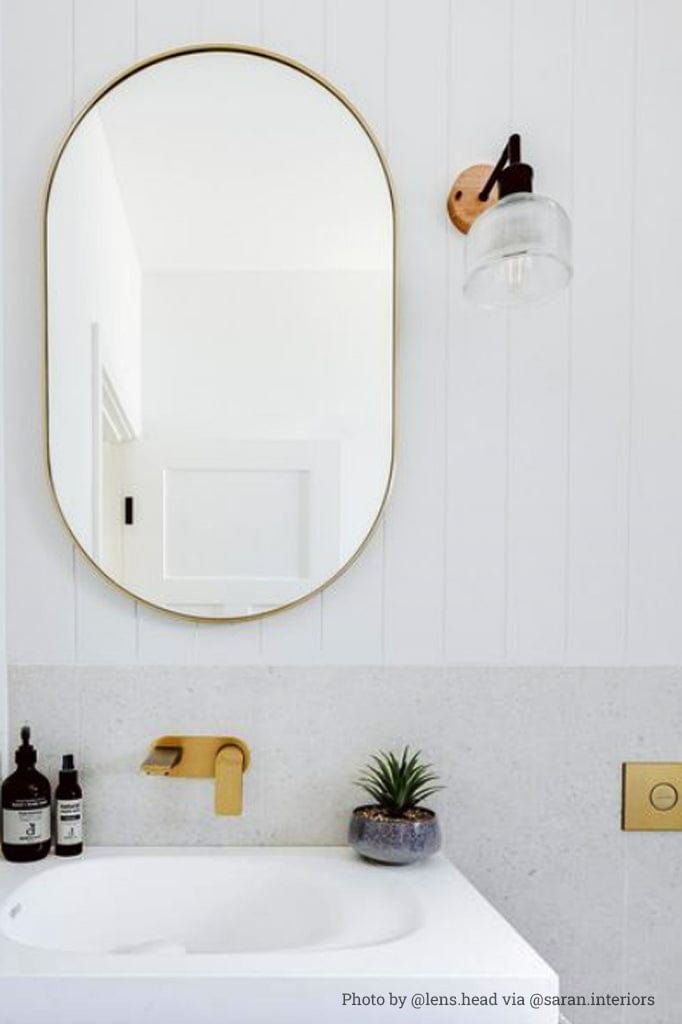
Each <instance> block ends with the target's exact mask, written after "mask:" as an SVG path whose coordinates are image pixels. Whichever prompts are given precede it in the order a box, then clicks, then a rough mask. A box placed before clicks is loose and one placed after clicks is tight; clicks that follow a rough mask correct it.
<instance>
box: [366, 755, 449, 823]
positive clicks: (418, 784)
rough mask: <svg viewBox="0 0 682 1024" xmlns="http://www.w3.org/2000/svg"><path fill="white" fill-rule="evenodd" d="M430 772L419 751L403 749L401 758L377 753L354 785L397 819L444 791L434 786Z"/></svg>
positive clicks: (430, 768)
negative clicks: (413, 751)
mask: <svg viewBox="0 0 682 1024" xmlns="http://www.w3.org/2000/svg"><path fill="white" fill-rule="evenodd" d="M432 769H433V766H432V765H430V764H424V763H423V761H422V760H421V751H420V750H417V751H416V753H414V754H410V748H409V747H405V749H404V750H403V753H402V756H397V755H396V754H394V753H392V752H391V751H389V752H388V753H386V752H385V751H383V750H380V751H379V753H378V754H373V755H372V758H371V761H370V763H369V764H367V765H366V766H365V768H364V769H363V770H362V772H361V774H360V776H359V777H358V779H357V781H356V785H357V786H360V788H361V789H364V790H365V792H366V793H368V794H369V795H370V796H371V797H372V799H373V800H374V801H375V802H376V803H377V805H378V806H379V807H380V808H382V810H384V811H386V812H387V813H388V814H389V815H390V816H391V817H392V818H400V817H402V816H403V815H404V814H405V812H406V811H411V810H414V808H415V807H418V806H419V805H420V804H421V803H422V801H424V800H426V799H428V797H430V796H432V795H433V794H434V793H437V792H438V790H439V789H443V788H444V787H443V786H438V785H434V783H436V782H437V781H438V776H437V775H436V773H435V772H434V771H433V770H432Z"/></svg>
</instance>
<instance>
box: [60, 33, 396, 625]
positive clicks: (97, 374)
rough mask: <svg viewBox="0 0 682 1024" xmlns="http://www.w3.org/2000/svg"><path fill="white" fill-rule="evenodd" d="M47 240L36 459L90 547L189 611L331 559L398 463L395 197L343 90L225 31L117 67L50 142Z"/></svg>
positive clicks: (141, 590)
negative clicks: (43, 384) (40, 450)
mask: <svg viewBox="0 0 682 1024" xmlns="http://www.w3.org/2000/svg"><path fill="white" fill-rule="evenodd" d="M45 248H46V252H45V256H46V260H45V265H46V303H47V309H46V358H47V421H48V422H47V446H48V461H49V470H50V478H51V482H52V485H53V489H54V492H55V495H56V498H57V502H58V505H59V508H60V510H61V513H62V515H63V518H64V520H65V522H66V524H67V526H68V527H69V529H70V531H71V533H72V534H73V537H74V538H75V540H76V542H77V544H78V545H79V547H80V548H81V549H82V551H83V552H84V553H85V554H86V555H87V557H88V558H89V559H90V560H91V561H92V562H93V563H94V564H95V565H96V566H97V567H98V568H99V569H100V570H101V571H102V572H103V573H104V574H105V575H106V576H107V577H108V578H109V579H110V580H111V581H113V582H114V583H115V584H117V585H118V586H119V587H121V588H122V589H123V590H125V591H126V592H128V593H129V594H131V595H132V596H134V597H135V598H138V599H140V600H142V601H145V602H147V603H149V604H152V605H155V606H157V607H160V608H164V609H167V610H169V611H173V612H176V613H179V614H182V615H187V616H190V617H192V618H198V619H219V620H224V619H243V618H250V617H255V616H258V615H264V614H267V613H269V612H272V611H275V610H278V609H280V608H283V607H286V606H288V605H292V604H295V603H297V602H298V601H300V600H303V599H304V598H305V597H308V596H310V595H311V594H313V593H315V592H316V591H317V590H319V589H320V588H321V587H323V586H325V585H326V584H327V583H329V582H331V581H332V580H333V579H334V578H335V577H336V576H338V575H339V573H340V572H342V571H343V569H344V568H345V567H346V566H347V565H348V564H349V563H350V562H351V561H352V560H353V558H354V557H355V556H356V555H357V553H358V552H359V550H360V549H361V548H362V546H363V544H364V543H365V541H366V540H367V538H368V536H369V535H370V533H371V531H372V529H373V527H374V525H375V524H376V522H377V519H378V517H379V515H380V513H381V510H382V508H383V504H384V502H385V500H386V495H387V492H388V487H389V483H390V479H391V473H392V466H393V390H394V389H393V377H394V311H393V306H394V211H393V201H392V194H391V186H390V182H389V178H388V172H387V169H386V166H385V163H384V161H383V159H382V157H381V155H380V153H379V151H378V149H377V146H376V143H375V142H374V140H373V138H372V136H371V134H370V132H369V130H368V128H367V126H366V125H365V124H364V122H363V121H362V119H361V117H360V115H359V114H358V113H357V112H356V111H355V110H354V109H353V108H352V107H351V105H350V104H349V103H348V101H347V100H345V99H344V98H343V97H342V96H341V95H340V94H339V93H338V92H337V91H336V90H335V89H334V88H333V87H332V86H330V85H329V84H328V83H326V82H324V81H322V80H321V79H320V78H318V77H317V76H316V75H315V74H313V73H312V72H310V71H308V70H306V69H305V68H302V67H300V66H298V65H295V64H293V63H292V62H289V61H288V60H285V59H283V58H281V57H277V56H274V55H272V54H268V53H265V52H261V51H257V50H250V49H246V48H240V47H199V48H188V49H186V50H182V51H178V52H176V53H172V54H164V55H162V56H160V57H158V58H155V59H153V60H151V61H148V62H146V63H145V64H144V65H142V66H139V67H137V68H133V69H131V70H130V71H128V72H126V73H125V74H124V75H122V76H121V77H120V78H118V79H117V80H116V81H115V82H114V83H112V84H111V85H110V86H108V87H107V88H106V89H105V90H103V92H102V93H100V95H99V96H98V97H97V98H96V99H95V100H93V102H92V103H91V104H90V105H89V106H88V108H87V109H86V110H85V112H84V113H83V114H82V115H81V116H80V117H79V118H78V120H77V121H76V123H75V124H74V126H73V127H72V128H71V130H70V132H69V134H68V136H67V139H66V141H65V142H64V143H63V145H62V147H61V149H60V151H59V153H58V155H57V158H56V161H55V164H54V167H53V170H52V173H51V176H50V180H49V187H48V196H47V201H46V209H45Z"/></svg>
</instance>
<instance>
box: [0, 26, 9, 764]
mask: <svg viewBox="0 0 682 1024" xmlns="http://www.w3.org/2000/svg"><path fill="white" fill-rule="evenodd" d="M1 38H2V23H1V22H0V39H1ZM1 69H2V47H1V46H0V110H1V109H2V71H1ZM0 195H2V132H0ZM2 228H3V211H2V207H1V206H0V237H1V236H2ZM3 264H4V261H3V253H2V252H1V251H0V281H2V279H3V270H4V265H3ZM2 310H3V295H2V292H1V291H0V324H1V323H2ZM3 342H4V332H3V331H2V329H1V328H0V387H2V381H3V379H4V343H3ZM0 407H4V403H2V406H0ZM3 421H4V416H2V415H0V777H4V776H5V775H6V774H7V767H8V751H9V737H8V735H7V711H8V703H7V652H6V616H5V600H6V599H5V428H4V422H3Z"/></svg>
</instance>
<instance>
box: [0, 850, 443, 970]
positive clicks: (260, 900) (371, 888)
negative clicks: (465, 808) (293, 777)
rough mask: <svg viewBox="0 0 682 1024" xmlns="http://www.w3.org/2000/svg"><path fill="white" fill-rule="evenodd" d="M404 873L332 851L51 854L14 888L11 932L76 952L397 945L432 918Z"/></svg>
mask: <svg viewBox="0 0 682 1024" xmlns="http://www.w3.org/2000/svg"><path fill="white" fill-rule="evenodd" d="M404 881H405V880H404V879H403V880H402V883H401V879H400V878H399V876H398V874H397V873H396V872H383V873H382V872H377V871H372V870H367V869H365V870H362V871H359V870H358V864H357V862H356V861H352V860H348V859H346V858H344V859H338V858H330V857H328V856H327V857H324V856H317V857H315V856H310V855H308V856H299V857H292V856H287V855H286V854H274V855H271V856H269V857H268V856H262V855H261V856H254V855H253V854H239V853H236V852H235V853H234V854H233V855H232V856H231V857H229V859H227V858H226V857H225V855H224V854H223V855H220V854H216V853H208V854H207V855H205V856H203V857H201V859H200V860H198V859H197V858H196V857H192V856H188V855H186V854H182V853H172V854H170V855H166V856H144V855H142V856H140V855H136V854H133V855H130V856H128V857H115V856H114V857H112V856H108V857H94V858H91V859H88V860H85V861H82V862H81V863H66V864H65V863H64V862H62V864H61V865H59V864H58V865H57V866H55V865H54V861H53V862H52V865H51V869H50V870H45V871H41V872H40V873H38V874H36V875H34V876H33V877H32V878H30V879H29V880H28V881H26V882H24V883H23V884H22V885H21V886H20V887H19V888H18V889H17V890H16V891H15V892H14V894H13V897H12V899H10V901H9V904H10V905H9V906H8V907H7V908H6V910H5V911H4V912H3V916H2V930H3V932H4V934H5V935H6V936H7V937H8V938H10V939H13V940H14V941H15V942H21V943H23V944H24V945H27V946H32V947H34V948H35V949H44V950H64V951H68V952H72V953H112V954H114V955H122V954H128V955H130V954H131V953H138V952H148V953H152V954H153V953H157V952H158V953H162V954H171V953H180V954H183V955H184V954H188V955H197V954H213V955H221V954H228V953H229V954H247V953H274V952H280V951H282V950H297V951H299V952H304V951H310V950H332V949H338V950H341V949H352V948H355V947H361V946H376V945H379V944H383V943H386V942H393V941H394V940H396V939H400V938H403V937H404V936H406V935H410V934H411V933H413V932H414V931H416V929H418V928H419V927H420V925H422V924H423V914H422V910H421V907H420V905H419V900H418V898H417V896H416V893H415V892H412V891H410V889H409V887H408V889H407V891H406V889H405V885H404ZM84 895H86V898H85V899H84Z"/></svg>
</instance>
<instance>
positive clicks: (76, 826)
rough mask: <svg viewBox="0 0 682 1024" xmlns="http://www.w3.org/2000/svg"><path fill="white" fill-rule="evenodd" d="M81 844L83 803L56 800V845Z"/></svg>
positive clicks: (80, 801)
mask: <svg viewBox="0 0 682 1024" xmlns="http://www.w3.org/2000/svg"><path fill="white" fill-rule="evenodd" d="M82 842H83V801H82V800H57V845H58V846H77V845H78V844H79V843H82Z"/></svg>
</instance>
